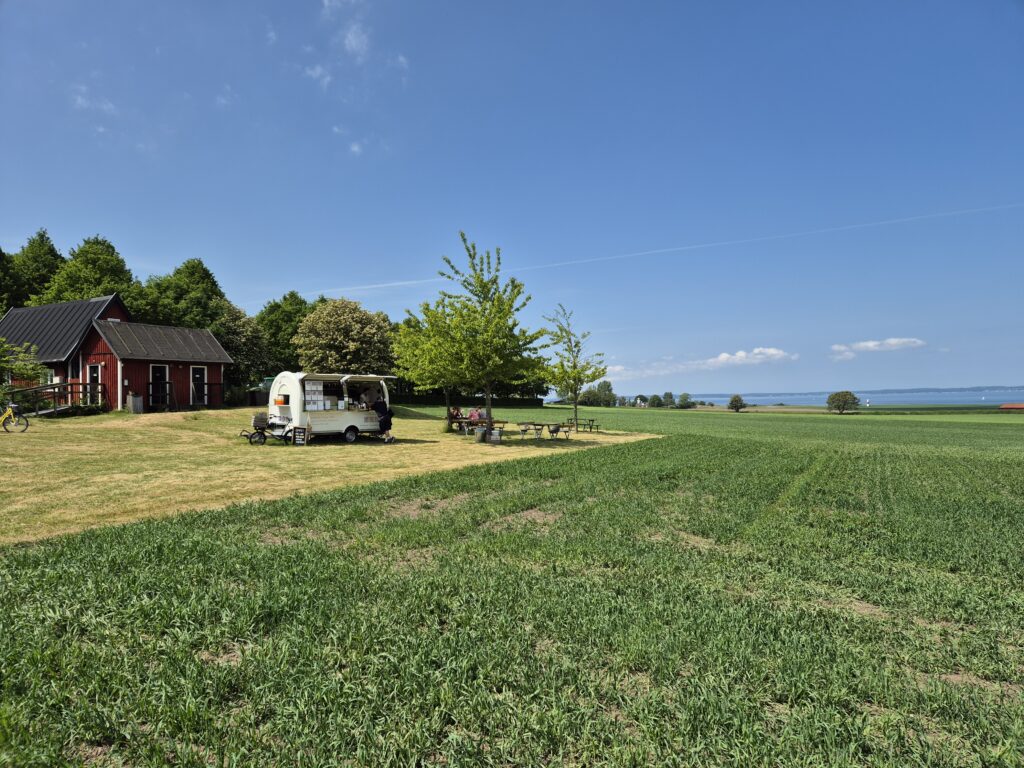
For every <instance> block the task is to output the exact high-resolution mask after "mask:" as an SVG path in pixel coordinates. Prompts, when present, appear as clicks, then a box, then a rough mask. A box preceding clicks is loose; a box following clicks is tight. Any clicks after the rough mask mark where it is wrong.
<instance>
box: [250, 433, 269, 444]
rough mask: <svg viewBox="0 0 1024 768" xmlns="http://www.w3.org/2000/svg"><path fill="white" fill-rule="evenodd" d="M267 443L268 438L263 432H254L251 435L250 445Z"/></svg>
mask: <svg viewBox="0 0 1024 768" xmlns="http://www.w3.org/2000/svg"><path fill="white" fill-rule="evenodd" d="M265 442H267V436H266V434H264V433H263V432H253V433H252V434H251V435H249V445H263V444H264V443H265Z"/></svg>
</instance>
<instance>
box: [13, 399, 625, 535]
mask: <svg viewBox="0 0 1024 768" xmlns="http://www.w3.org/2000/svg"><path fill="white" fill-rule="evenodd" d="M256 410H257V409H255V408H237V409H230V410H223V411H204V412H194V413H158V414H145V415H136V416H132V415H129V414H123V413H113V414H106V415H103V416H92V417H81V418H71V419H56V420H54V419H32V422H31V427H30V428H29V430H28V431H27V432H24V433H22V434H7V433H4V432H0V459H2V462H3V483H0V544H3V543H11V542H18V541H28V540H33V539H38V538H41V537H43V536H52V535H55V534H62V533H70V532H73V531H80V530H82V529H84V528H89V527H93V526H97V525H108V524H111V523H124V522H130V521H132V520H139V519H142V518H152V517H163V516H166V515H171V514H175V513H178V512H182V511H184V510H189V509H210V508H213V507H219V506H224V505H226V504H229V503H231V502H236V501H242V500H246V499H254V498H261V499H276V498H281V497H283V496H290V495H294V494H296V493H308V492H310V491H318V490H324V489H327V488H338V487H342V486H348V485H355V484H361V483H368V482H373V481H380V480H388V479H391V478H395V477H401V476H404V475H409V474H417V473H422V472H427V471H430V470H438V469H454V468H457V467H461V466H466V465H469V464H481V463H487V462H492V461H506V460H508V459H514V458H523V457H526V456H539V455H546V454H548V453H551V452H559V451H572V450H577V449H579V448H583V447H588V446H589V447H594V446H597V445H608V444H614V443H618V442H623V441H628V440H635V439H639V438H640V437H643V436H637V435H633V434H622V433H619V434H608V433H607V432H605V433H603V434H587V433H584V434H582V435H578V436H577V435H573V438H576V439H570V440H569V441H566V440H558V441H557V442H556V441H552V440H544V441H537V440H520V439H519V435H518V432H516V434H515V436H514V439H512V440H505V441H503V442H502V443H501V444H500V445H499V444H493V445H492V444H486V445H482V444H478V443H475V442H473V439H472V438H471V437H465V436H459V435H454V434H443V433H442V429H441V424H440V422H439V421H437V420H436V419H433V418H431V417H430V416H428V415H427V414H425V413H419V412H416V411H412V410H409V409H403V408H398V414H397V416H396V419H395V424H396V428H395V434H396V435H397V436H398V438H399V439H398V441H397V442H396V443H394V444H392V445H384V444H383V442H382V441H381V440H380V439H379V438H376V437H373V436H367V437H364V438H360V439H359V440H358V441H357V442H356V443H355V444H352V445H349V444H346V443H344V442H343V441H342V440H341V439H340V438H337V437H330V438H326V437H325V438H322V439H315V440H313V441H311V442H310V444H309V445H308V446H306V447H295V446H290V445H286V444H284V443H282V442H281V441H278V440H269V441H268V443H267V444H266V445H265V446H259V447H257V446H250V445H249V444H248V443H247V442H246V441H245V440H244V439H243V438H241V437H239V436H238V434H239V431H240V430H241V429H242V428H245V427H248V426H249V422H250V419H251V418H252V414H253V413H254V412H255V411H256ZM443 413H444V411H443V409H441V410H440V411H438V414H439V415H443ZM515 415H516V414H515V411H513V410H510V411H509V412H508V413H507V414H506V416H509V417H515ZM549 416H550V414H549Z"/></svg>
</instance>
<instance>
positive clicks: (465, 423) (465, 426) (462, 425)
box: [451, 418, 508, 435]
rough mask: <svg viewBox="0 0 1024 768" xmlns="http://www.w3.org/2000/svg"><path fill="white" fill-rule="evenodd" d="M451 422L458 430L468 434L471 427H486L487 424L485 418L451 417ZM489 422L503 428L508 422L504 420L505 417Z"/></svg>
mask: <svg viewBox="0 0 1024 768" xmlns="http://www.w3.org/2000/svg"><path fill="white" fill-rule="evenodd" d="M451 422H452V424H454V425H455V428H456V429H458V430H459V431H460V432H465V433H466V434H467V435H468V434H469V431H470V430H471V429H476V428H477V427H486V426H487V419H466V418H462V419H452V420H451ZM491 424H493V425H494V426H495V427H497V428H498V429H504V428H505V425H506V424H508V421H507V420H505V419H494V420H492V422H491Z"/></svg>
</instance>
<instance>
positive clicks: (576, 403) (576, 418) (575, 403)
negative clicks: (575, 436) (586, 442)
mask: <svg viewBox="0 0 1024 768" xmlns="http://www.w3.org/2000/svg"><path fill="white" fill-rule="evenodd" d="M572 423H573V424H575V425H576V430H577V431H579V428H580V393H579V392H573V395H572Z"/></svg>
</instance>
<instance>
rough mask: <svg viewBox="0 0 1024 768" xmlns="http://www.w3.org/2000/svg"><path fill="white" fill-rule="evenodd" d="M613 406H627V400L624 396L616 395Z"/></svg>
mask: <svg viewBox="0 0 1024 768" xmlns="http://www.w3.org/2000/svg"><path fill="white" fill-rule="evenodd" d="M613 404H614V405H617V406H620V407H622V406H626V405H629V399H628V398H627V397H626V396H625V395H618V396H616V398H615V402H614V403H613Z"/></svg>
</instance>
